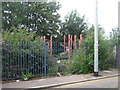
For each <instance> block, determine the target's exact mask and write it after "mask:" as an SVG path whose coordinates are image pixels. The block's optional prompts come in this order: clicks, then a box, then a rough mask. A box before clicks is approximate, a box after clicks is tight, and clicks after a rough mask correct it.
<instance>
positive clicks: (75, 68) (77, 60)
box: [71, 30, 115, 74]
mask: <svg viewBox="0 0 120 90" xmlns="http://www.w3.org/2000/svg"><path fill="white" fill-rule="evenodd" d="M86 43H87V48H86ZM82 44H83V45H82V46H83V47H81V48H80V50H75V52H74V55H73V56H72V63H71V65H72V66H71V71H72V73H77V74H79V73H84V74H86V73H89V72H93V71H94V33H93V32H90V31H89V34H87V37H86V38H85V40H84V42H83V43H82ZM113 51H114V48H113V46H111V43H110V40H107V39H105V38H104V36H103V34H102V32H101V30H99V51H98V54H99V55H98V56H99V70H106V69H110V68H112V67H113V66H114V63H115V58H114V57H115V55H114V54H115V53H114V52H113Z"/></svg>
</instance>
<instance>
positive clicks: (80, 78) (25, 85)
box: [2, 69, 118, 90]
mask: <svg viewBox="0 0 120 90" xmlns="http://www.w3.org/2000/svg"><path fill="white" fill-rule="evenodd" d="M99 75H100V76H98V77H95V76H93V73H89V74H79V75H68V76H60V77H50V78H43V79H37V80H28V81H22V80H20V81H19V82H16V81H14V82H9V83H3V84H2V89H3V90H4V89H5V88H19V89H20V88H21V89H33V88H49V87H55V86H60V85H65V84H72V83H77V82H85V81H90V80H96V79H102V78H107V77H114V76H118V70H116V69H111V70H104V71H100V72H99Z"/></svg>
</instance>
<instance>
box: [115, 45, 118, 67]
mask: <svg viewBox="0 0 120 90" xmlns="http://www.w3.org/2000/svg"><path fill="white" fill-rule="evenodd" d="M115 65H116V66H118V45H117V44H116V58H115Z"/></svg>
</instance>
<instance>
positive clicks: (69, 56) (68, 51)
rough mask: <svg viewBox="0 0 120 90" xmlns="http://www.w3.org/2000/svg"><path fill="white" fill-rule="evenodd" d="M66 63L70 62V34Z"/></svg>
mask: <svg viewBox="0 0 120 90" xmlns="http://www.w3.org/2000/svg"><path fill="white" fill-rule="evenodd" d="M68 63H70V35H68Z"/></svg>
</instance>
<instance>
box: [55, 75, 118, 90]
mask: <svg viewBox="0 0 120 90" xmlns="http://www.w3.org/2000/svg"><path fill="white" fill-rule="evenodd" d="M113 78H118V76H115V77H109V78H103V79H98V80H91V81H85V82H78V83H72V84H67V85H62V86H56V87H53V88H60V87H64V86H70V85H77V84H84V83H89V82H95V81H101V80H108V79H113Z"/></svg>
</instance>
